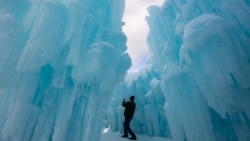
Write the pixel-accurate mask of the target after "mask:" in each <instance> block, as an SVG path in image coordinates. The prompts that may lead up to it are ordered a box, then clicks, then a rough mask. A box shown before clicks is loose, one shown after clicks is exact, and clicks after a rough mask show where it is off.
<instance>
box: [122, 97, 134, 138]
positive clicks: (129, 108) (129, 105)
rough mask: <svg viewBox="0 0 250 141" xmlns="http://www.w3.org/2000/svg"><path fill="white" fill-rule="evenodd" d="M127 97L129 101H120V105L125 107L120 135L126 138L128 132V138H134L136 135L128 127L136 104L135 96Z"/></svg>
mask: <svg viewBox="0 0 250 141" xmlns="http://www.w3.org/2000/svg"><path fill="white" fill-rule="evenodd" d="M129 99H130V101H128V102H126V101H125V99H124V100H123V101H122V106H123V107H125V111H124V117H125V120H124V123H123V128H124V135H122V137H125V138H127V137H128V133H129V134H130V135H131V137H130V138H129V139H131V140H136V136H135V134H134V132H133V131H132V130H131V128H130V122H131V120H132V119H133V116H134V112H135V108H136V104H135V102H134V100H135V97H134V96H131V97H130V98H129Z"/></svg>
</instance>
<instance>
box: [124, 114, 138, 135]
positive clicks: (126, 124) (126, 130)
mask: <svg viewBox="0 0 250 141" xmlns="http://www.w3.org/2000/svg"><path fill="white" fill-rule="evenodd" d="M131 120H132V118H126V117H125V121H124V123H123V128H124V135H126V136H127V135H128V133H129V134H130V135H131V136H132V137H136V136H135V134H134V132H133V131H132V130H131V129H130V127H129V124H130V121H131Z"/></svg>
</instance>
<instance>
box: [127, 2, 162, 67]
mask: <svg viewBox="0 0 250 141" xmlns="http://www.w3.org/2000/svg"><path fill="white" fill-rule="evenodd" d="M125 2H126V8H125V13H124V17H123V21H125V23H126V24H125V26H124V27H123V31H124V32H125V34H126V35H127V38H128V41H127V46H128V50H127V51H128V53H129V55H130V57H131V58H132V64H133V66H132V68H131V70H132V71H136V70H137V69H140V68H141V67H142V66H143V65H144V63H145V60H146V58H147V57H148V56H149V49H148V47H147V43H146V38H147V34H148V31H149V29H148V25H147V23H146V20H145V17H146V16H147V15H148V12H147V7H148V6H150V5H162V3H163V0H125ZM131 70H130V71H131Z"/></svg>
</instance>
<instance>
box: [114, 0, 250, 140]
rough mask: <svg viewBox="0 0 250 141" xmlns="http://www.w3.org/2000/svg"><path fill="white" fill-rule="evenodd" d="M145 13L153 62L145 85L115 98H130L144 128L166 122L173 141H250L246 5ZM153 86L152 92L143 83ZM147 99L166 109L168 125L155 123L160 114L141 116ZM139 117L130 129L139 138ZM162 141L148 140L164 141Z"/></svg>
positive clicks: (209, 1) (211, 1)
mask: <svg viewBox="0 0 250 141" xmlns="http://www.w3.org/2000/svg"><path fill="white" fill-rule="evenodd" d="M148 10H149V13H150V16H148V17H147V18H146V20H147V22H148V25H149V27H150V33H149V35H148V45H149V48H150V50H151V52H152V54H153V55H152V58H151V66H152V68H151V69H148V70H146V72H147V73H146V74H151V75H150V76H151V79H148V78H146V76H145V72H143V73H142V74H141V75H140V77H138V79H135V80H132V83H131V85H125V84H124V87H123V88H121V86H119V88H118V90H119V89H121V90H119V91H116V93H120V94H123V93H124V92H125V93H126V94H127V95H131V94H134V95H135V96H136V97H137V99H136V100H137V101H136V102H137V103H138V105H139V108H138V109H137V111H136V112H137V113H136V114H138V115H142V116H144V117H145V118H149V115H146V114H151V115H152V114H153V115H154V116H155V117H154V120H156V122H155V123H152V122H151V120H150V119H146V120H142V121H143V122H144V125H149V124H151V125H152V127H154V126H155V127H156V126H159V128H158V129H160V128H161V129H165V130H167V129H168V128H167V127H166V124H159V123H160V120H159V119H164V120H166V121H167V123H168V126H169V130H170V135H167V136H168V137H170V138H172V140H173V141H184V140H185V141H201V140H203V141H214V140H217V141H228V140H233V141H248V140H250V134H249V133H250V108H249V107H250V103H249V100H250V73H249V72H250V61H249V60H250V48H249V45H250V36H249V35H250V24H249V23H250V1H249V0H237V1H235V0H204V1H202V0H166V1H165V3H164V4H163V5H162V7H157V6H151V7H150V8H149V9H148ZM141 78H145V79H144V80H145V81H143V83H142V81H141ZM153 80H157V81H158V82H157V83H158V84H157V87H158V88H157V89H155V85H149V82H147V81H150V82H151V83H153V82H155V81H153ZM152 94H153V95H154V96H159V97H160V99H161V102H160V101H157V100H158V99H159V98H156V97H155V98H152V97H151V102H153V103H155V105H157V106H160V107H164V109H162V111H164V113H165V115H166V119H165V118H164V116H159V115H157V113H160V112H157V110H159V107H155V108H152V107H153V106H150V108H152V109H153V110H148V109H147V111H146V112H145V113H144V114H143V113H142V111H143V110H142V109H143V108H141V109H140V107H144V108H145V107H147V105H148V104H149V103H148V98H149V96H152ZM114 95H116V94H115V93H114ZM127 95H124V96H123V97H126V96H127ZM113 97H114V98H116V96H113ZM116 99H118V101H121V100H122V97H118V98H116ZM163 101H164V102H165V103H164V105H163V104H161V103H162V102H163ZM119 104H120V103H119ZM118 109H119V108H118ZM138 115H137V116H136V118H135V119H134V120H133V125H136V126H134V129H136V130H137V131H138V132H141V130H138V129H137V128H138V126H139V125H140V122H139V121H138V119H140V117H138ZM118 120H119V118H118ZM119 122H122V121H118V124H117V125H118V127H120V125H119ZM114 127H116V126H114ZM139 127H140V126H139ZM120 130H121V129H120ZM121 131H122V130H121ZM154 131H157V130H155V129H154ZM154 131H151V132H148V131H146V130H144V131H143V133H146V134H149V135H150V134H151V135H152V133H154ZM160 133H161V134H155V133H154V134H153V135H161V136H162V135H164V134H163V133H164V132H162V131H161V132H160Z"/></svg>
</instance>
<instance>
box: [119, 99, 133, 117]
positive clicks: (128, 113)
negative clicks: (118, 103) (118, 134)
mask: <svg viewBox="0 0 250 141" xmlns="http://www.w3.org/2000/svg"><path fill="white" fill-rule="evenodd" d="M122 106H123V107H125V111H124V117H125V118H131V119H132V118H133V116H134V112H135V107H136V104H135V102H134V101H128V102H124V101H123V102H122Z"/></svg>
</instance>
